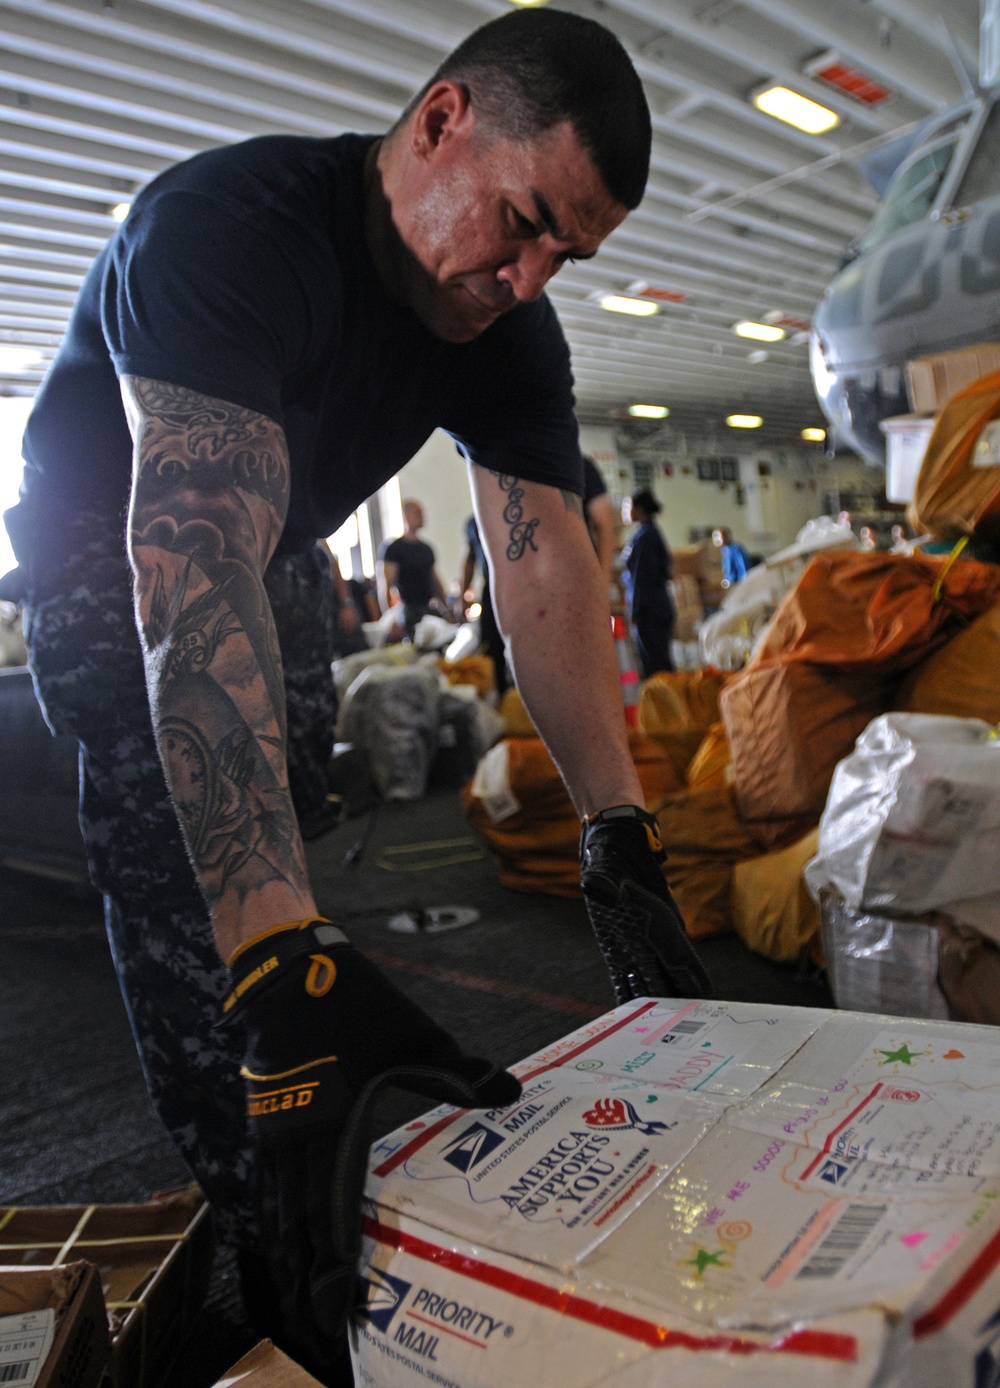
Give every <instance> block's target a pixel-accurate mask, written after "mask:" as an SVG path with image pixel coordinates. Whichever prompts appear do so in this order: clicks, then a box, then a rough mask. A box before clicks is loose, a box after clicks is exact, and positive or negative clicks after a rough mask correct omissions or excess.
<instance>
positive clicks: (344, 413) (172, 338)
mask: <svg viewBox="0 0 1000 1388" xmlns="http://www.w3.org/2000/svg"><path fill="white" fill-rule="evenodd" d="M372 139H373V137H369V136H361V135H342V136H340V137H338V138H337V139H332V140H313V139H307V138H301V137H297V136H283V135H274V136H264V137H261V138H259V139H254V140H248V141H246V142H245V143H243V144H239V145H233V146H228V147H225V148H222V149H217V150H210V151H208V152H206V153H204V154H199V155H196V156H195V157H194V158H192V159H189V160H186V161H185V162H184V163H182V164H178V165H175V166H174V167H173V168H171V169H168V170H167V171H166V172H165V173H163V174H161V175H160V176H159V177H158V178H156V179H155V180H154V181H153V182H152V183H151V184H150V185H149V186H148V187H147V188H146V189H144V190H143V191H142V192H141V193H140V194H139V195H138V197H137V198H136V199H135V202H134V204H133V207H132V210H131V212H130V213H129V216H128V218H127V219H126V221H125V222H124V223H123V225H122V226H121V228H120V229H119V231H118V232H117V234H116V235H115V237H114V238H113V239H112V241H111V242H110V243H109V244H108V246H106V247H105V249H104V250H103V251H102V253H101V254H100V256H99V257H98V259H97V261H96V262H95V263H94V265H93V267H92V268H91V270H90V272H89V274H88V275H87V278H86V280H85V282H84V284H83V287H82V289H81V292H80V295H79V298H78V300H77V303H76V306H75V308H74V311H73V314H72V317H71V320H70V324H69V327H68V329H67V333H66V338H65V340H64V343H63V345H62V347H61V348H60V350H59V353H58V354H57V356H56V359H55V361H54V362H53V364H52V368H51V370H50V371H49V373H48V375H47V377H46V379H45V381H44V382H43V384H42V386H41V389H40V390H39V393H38V397H37V400H36V404H35V408H34V410H33V412H32V415H31V418H30V419H29V422H28V428H27V431H26V434H25V443H24V454H25V459H26V463H27V466H26V469H25V482H24V486H23V488H22V496H23V498H24V499H23V501H22V504H21V506H20V507H19V508H18V514H17V515H15V516H14V519H13V523H12V525H11V527H10V528H11V530H12V532H13V533H14V536H15V548H17V549H18V553H19V558H20V557H22V554H23V552H24V551H28V552H29V553H30V552H31V551H32V550H33V549H34V550H37V549H38V547H39V546H41V548H42V549H43V550H44V548H45V546H46V544H47V543H48V544H52V543H53V540H54V537H57V536H58V533H59V525H58V523H59V520H60V519H61V518H63V517H66V516H69V515H71V514H73V513H74V512H75V511H77V510H79V509H81V508H83V509H94V508H95V507H96V508H100V509H107V508H113V509H115V510H117V511H119V512H120V513H121V514H124V510H125V506H126V503H127V498H128V492H129V486H130V479H131V453H132V448H131V441H130V439H129V435H128V430H127V427H126V423H125V416H124V411H123V408H122V403H121V397H120V393H119V387H118V381H117V377H118V376H119V375H124V374H129V375H136V376H147V377H151V378H153V379H158V380H166V381H170V382H171V383H173V384H175V385H181V386H186V387H188V388H190V389H192V390H196V391H200V392H201V393H203V394H205V395H209V396H215V397H218V398H221V399H223V400H227V401H231V402H233V403H235V404H239V405H244V406H247V407H248V408H250V409H253V410H256V411H259V412H260V413H261V414H264V415H267V416H268V417H269V418H271V419H274V420H276V421H277V422H278V423H280V424H281V425H282V426H283V428H284V431H285V436H286V438H287V442H288V449H289V456H290V461H291V499H290V506H289V514H288V520H287V523H286V526H285V532H284V535H283V537H282V541H281V548H283V549H286V550H304V549H306V548H308V547H309V545H310V544H311V543H312V542H313V540H314V539H315V538H316V537H317V536H322V535H328V534H330V533H332V532H333V531H334V530H336V529H337V528H338V527H339V526H340V525H341V524H342V522H343V521H344V520H345V519H346V517H347V516H348V515H349V514H350V513H351V512H352V511H353V510H354V509H355V508H356V507H357V506H359V505H360V504H361V502H362V501H363V500H364V499H365V498H366V497H368V496H370V495H371V494H372V493H373V492H374V491H375V490H376V489H377V488H378V487H379V486H381V485H382V483H383V482H385V481H386V480H387V479H388V478H390V477H392V476H393V475H394V474H395V473H396V472H397V471H398V470H399V469H400V468H401V467H402V466H403V464H404V463H406V462H407V461H408V460H409V459H410V458H411V457H412V456H413V454H414V453H416V452H417V450H418V449H419V448H420V447H421V445H422V444H423V443H424V442H425V441H426V439H427V437H428V436H429V435H430V433H431V432H432V430H433V429H434V428H435V427H437V426H440V427H442V428H444V429H446V430H447V431H448V432H449V433H451V434H452V435H453V436H454V437H455V438H456V440H458V441H460V442H461V443H462V445H464V447H465V449H466V450H467V451H468V453H469V455H470V456H471V458H472V459H473V461H474V462H476V463H478V464H481V465H482V466H484V467H488V468H492V469H494V470H496V471H501V472H505V473H512V474H515V475H517V476H519V477H524V478H527V479H528V480H529V481H535V482H542V483H548V484H550V485H553V486H558V487H565V488H567V489H569V490H571V491H575V492H577V493H579V492H581V491H582V469H581V461H580V452H579V446H578V442H577V426H576V420H575V417H574V412H573V394H572V376H571V373H570V366H569V351H568V348H567V346H566V342H565V339H564V337H563V334H562V330H561V328H560V326H559V323H558V320H557V318H556V315H555V311H554V310H553V308H552V306H551V304H550V303H549V301H548V300H547V299H546V298H541V299H539V300H537V301H536V302H534V303H532V304H524V305H521V306H519V307H518V308H516V309H514V310H512V311H511V312H510V313H507V314H505V315H503V317H501V318H499V319H498V320H497V321H496V322H495V323H494V324H492V325H491V326H490V327H489V328H488V329H487V330H486V331H485V332H484V333H482V334H481V335H480V336H479V337H478V338H476V339H475V340H474V341H473V342H470V343H466V344H460V345H459V344H453V343H448V342H444V341H442V340H441V339H440V338H437V337H435V336H434V335H433V334H432V333H431V332H429V331H428V330H427V329H426V328H424V327H423V325H422V324H421V323H420V322H419V321H418V319H417V318H416V316H415V315H414V314H413V313H412V312H411V311H410V310H409V309H405V308H402V307H400V306H398V305H397V304H395V303H393V302H392V301H391V300H390V299H389V298H388V296H387V295H386V293H385V291H384V289H383V288H382V285H381V283H380V281H379V279H378V276H377V274H376V271H375V266H374V264H373V262H372V260H371V257H370V255H369V253H368V248H367V245H366V242H365V237H364V224H363V167H364V160H365V155H366V153H367V151H368V149H369V148H370V145H371V143H372Z"/></svg>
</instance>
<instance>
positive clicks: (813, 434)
mask: <svg viewBox="0 0 1000 1388" xmlns="http://www.w3.org/2000/svg"><path fill="white" fill-rule="evenodd" d="M802 437H803V438H804V439H805V441H806V443H823V441H824V440H825V439H826V430H825V429H803V430H802Z"/></svg>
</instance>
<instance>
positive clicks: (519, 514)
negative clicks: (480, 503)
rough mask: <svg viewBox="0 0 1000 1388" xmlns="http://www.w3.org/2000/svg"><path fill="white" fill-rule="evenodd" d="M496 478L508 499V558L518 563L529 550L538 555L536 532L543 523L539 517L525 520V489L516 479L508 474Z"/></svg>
mask: <svg viewBox="0 0 1000 1388" xmlns="http://www.w3.org/2000/svg"><path fill="white" fill-rule="evenodd" d="M496 478H497V482H498V484H499V486H500V490H501V491H502V492H503V493H504V495H505V496H506V498H507V500H506V502H505V503H504V508H503V518H504V524H505V525H507V526H508V538H507V551H506V553H507V558H508V559H509V560H510V561H511V562H512V563H516V562H517V560H518V559H521V558H523V556H524V553H525V551H526V550H528V549H532V550H534V551H535V553H536V554H537V552H538V546H537V545H536V544H535V531H536V530H537V529H538V527H539V525H540V523H541V522H540V518H539V517H538V516H536V517H535V518H534V519H533V520H525V518H524V507H523V505H522V504H521V503H522V502H523V501H524V488H523V487H522V486H521V484H520V482H519V480H518V479H517V478H516V477H511V476H509V475H508V474H507V473H497V474H496Z"/></svg>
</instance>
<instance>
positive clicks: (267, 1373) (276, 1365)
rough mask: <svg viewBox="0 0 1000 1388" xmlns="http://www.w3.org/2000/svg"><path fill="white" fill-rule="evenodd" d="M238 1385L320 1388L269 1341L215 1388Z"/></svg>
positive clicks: (256, 1349)
mask: <svg viewBox="0 0 1000 1388" xmlns="http://www.w3.org/2000/svg"><path fill="white" fill-rule="evenodd" d="M237 1384H239V1385H240V1388H320V1385H319V1381H318V1380H317V1379H315V1378H313V1376H312V1374H307V1373H306V1371H305V1369H300V1368H299V1366H298V1364H296V1363H294V1361H293V1360H291V1359H289V1358H288V1357H287V1355H284V1354H282V1352H281V1350H280V1349H275V1348H274V1346H273V1345H272V1344H271V1341H270V1340H261V1342H260V1344H259V1345H257V1346H255V1348H254V1349H252V1350H251V1351H250V1353H249V1354H245V1355H244V1356H243V1358H242V1359H241V1360H240V1362H239V1363H238V1364H235V1365H234V1366H233V1367H232V1368H231V1369H230V1370H229V1372H228V1373H227V1374H226V1376H225V1378H221V1379H220V1380H219V1382H218V1383H217V1384H216V1385H215V1388H236V1385H237Z"/></svg>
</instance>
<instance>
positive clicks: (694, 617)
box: [670, 574, 705, 641]
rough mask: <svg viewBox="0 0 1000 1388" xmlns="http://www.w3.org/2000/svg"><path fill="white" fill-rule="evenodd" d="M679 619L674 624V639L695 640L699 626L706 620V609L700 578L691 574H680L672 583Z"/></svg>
mask: <svg viewBox="0 0 1000 1388" xmlns="http://www.w3.org/2000/svg"><path fill="white" fill-rule="evenodd" d="M670 592H671V596H672V597H673V600H674V609H675V611H676V613H677V621H676V622H675V624H674V639H675V640H677V641H695V640H697V637H698V628H699V627H700V626H701V624H702V622H703V621H704V620H705V609H704V607H703V606H702V601H701V589H700V588H699V586H698V580H697V579H696V578H692V577H691V575H690V574H678V575H677V577H676V578H674V579H673V580H672V581H671V583H670Z"/></svg>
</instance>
